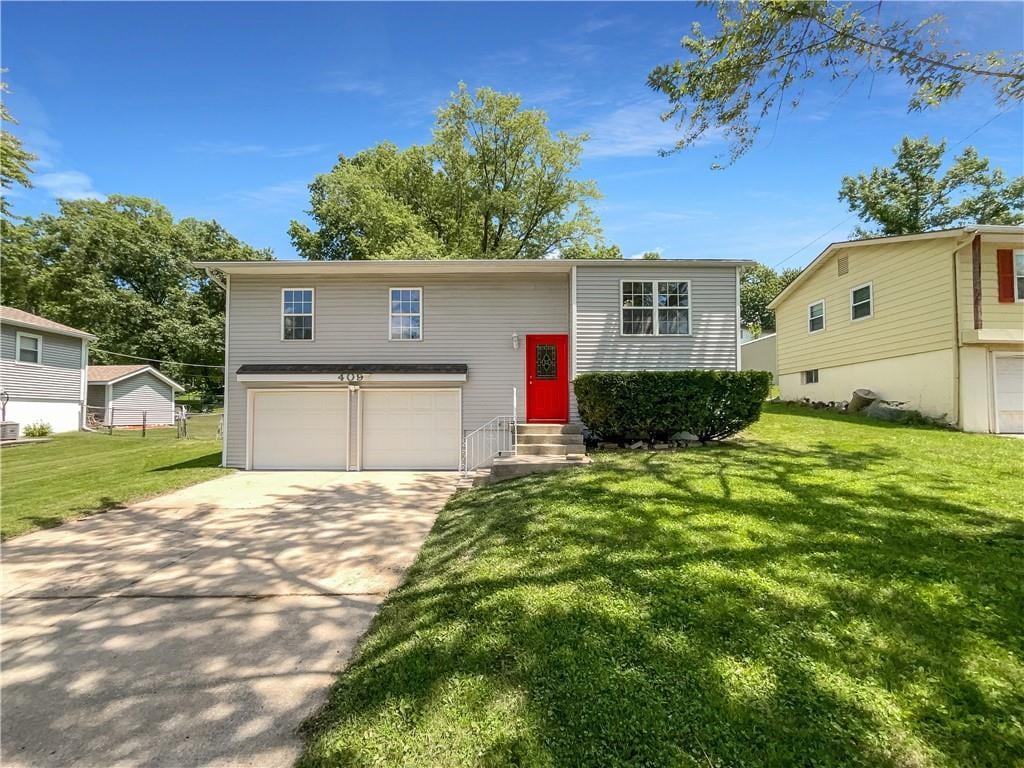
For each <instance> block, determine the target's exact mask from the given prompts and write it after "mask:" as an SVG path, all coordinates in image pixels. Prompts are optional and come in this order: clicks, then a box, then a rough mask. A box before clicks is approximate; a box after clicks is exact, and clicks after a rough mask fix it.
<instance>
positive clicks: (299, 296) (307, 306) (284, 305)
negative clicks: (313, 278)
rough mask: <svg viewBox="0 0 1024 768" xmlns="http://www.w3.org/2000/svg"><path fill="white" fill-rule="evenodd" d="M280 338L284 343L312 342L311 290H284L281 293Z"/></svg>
mask: <svg viewBox="0 0 1024 768" xmlns="http://www.w3.org/2000/svg"><path fill="white" fill-rule="evenodd" d="M281 338H282V339H284V340H285V341H312V340H313V289H312V288H285V289H284V290H283V291H281Z"/></svg>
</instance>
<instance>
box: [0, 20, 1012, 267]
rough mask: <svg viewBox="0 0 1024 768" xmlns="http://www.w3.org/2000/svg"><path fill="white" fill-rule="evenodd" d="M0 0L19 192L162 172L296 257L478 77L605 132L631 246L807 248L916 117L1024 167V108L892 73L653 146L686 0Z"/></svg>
mask: <svg viewBox="0 0 1024 768" xmlns="http://www.w3.org/2000/svg"><path fill="white" fill-rule="evenodd" d="M883 12H884V13H886V14H900V15H909V16H912V17H915V18H917V17H920V16H923V15H926V14H928V13H932V12H941V13H944V14H945V15H946V16H947V17H948V18H949V27H950V28H951V29H952V30H954V37H955V38H957V39H959V40H960V41H961V42H962V44H963V47H965V48H993V47H995V48H1004V49H1007V50H1019V49H1021V48H1024V31H1022V30H1024V4H1021V3H1010V2H1007V3H1000V4H995V3H945V4H923V3H915V4H912V5H907V4H900V3H886V4H885V5H884V6H883ZM0 13H2V24H3V26H2V46H3V48H2V50H3V66H4V67H5V68H7V69H8V70H9V72H8V73H7V75H6V76H5V77H6V79H7V80H8V82H9V84H10V86H11V89H12V93H11V95H10V97H9V99H8V106H9V108H10V110H11V111H12V113H13V114H14V116H15V117H16V118H17V119H18V120H19V121H20V125H19V126H18V127H16V128H15V129H14V130H15V132H16V133H17V134H18V135H20V136H21V137H22V138H23V140H24V141H25V143H26V145H27V146H28V147H29V148H30V149H31V150H32V151H34V152H35V153H36V154H38V155H39V157H40V160H39V162H38V163H37V164H36V166H37V167H36V176H35V183H36V188H35V189H34V190H31V191H27V192H21V193H18V196H17V197H16V198H15V199H14V200H13V201H12V202H13V205H14V207H15V211H16V212H17V213H21V214H34V213H38V212H40V211H44V210H52V209H53V208H54V207H55V205H54V197H55V196H69V197H76V196H87V195H106V194H112V193H122V194H136V195H144V196H147V197H154V198H156V199H158V200H160V201H161V202H163V203H164V204H166V205H167V206H168V207H169V208H170V209H171V211H172V212H173V213H174V214H175V216H177V217H184V216H199V217H203V218H216V219H217V220H218V221H220V222H221V223H222V224H223V225H225V226H226V227H227V228H228V229H229V230H231V231H232V232H233V233H234V234H236V235H238V236H239V237H241V238H242V239H244V240H246V241H248V242H249V243H251V244H253V245H256V246H260V247H267V246H269V247H272V248H273V249H274V252H275V254H276V255H277V257H278V258H294V252H293V250H292V247H291V244H290V242H289V239H288V235H287V227H288V223H289V221H290V220H291V219H293V218H303V217H304V210H305V208H306V207H307V203H308V197H307V193H306V185H307V184H308V183H309V181H310V180H312V178H313V177H314V175H315V174H317V173H320V172H325V171H327V170H329V169H330V167H331V165H332V164H333V161H334V159H335V157H336V156H337V154H338V153H344V154H352V153H354V152H357V151H358V150H360V149H363V148H365V147H368V146H371V145H373V144H375V143H377V142H379V141H383V140H390V141H393V142H395V143H396V144H398V145H400V146H405V145H408V144H411V143H421V142H425V141H428V140H429V137H430V128H431V126H432V124H433V111H434V109H435V108H436V107H437V106H439V105H440V104H441V103H443V102H444V101H445V99H446V98H447V97H448V94H449V93H450V92H451V91H453V90H454V89H455V88H456V87H457V85H458V83H459V81H460V80H462V81H465V82H466V83H467V84H468V85H470V87H477V86H491V87H493V88H497V89H499V90H503V91H514V92H517V93H519V94H521V95H522V96H523V98H524V101H525V103H526V105H528V106H531V107H539V108H542V109H544V110H546V111H547V112H548V113H549V115H550V117H551V127H552V128H553V129H556V130H566V131H570V132H580V131H586V132H587V133H589V134H590V135H591V137H592V138H591V140H590V142H589V143H588V145H587V150H586V152H585V154H584V161H583V164H582V167H581V169H580V175H581V176H583V177H589V178H593V179H595V180H596V181H597V183H598V186H599V188H600V189H601V191H602V193H603V199H602V200H601V201H599V203H598V204H597V206H596V207H597V210H598V212H599V214H600V216H601V219H602V223H603V225H604V229H605V233H606V237H607V239H608V240H609V241H610V242H613V243H617V244H618V245H619V246H620V247H621V248H622V249H623V251H624V252H625V253H626V254H627V255H630V254H637V253H640V252H642V251H644V250H649V249H657V250H660V251H661V252H662V253H663V255H664V256H665V257H687V258H700V257H722V258H732V257H743V258H754V259H758V260H760V261H763V262H766V263H769V264H777V263H779V262H783V261H784V263H785V265H786V266H800V265H803V264H805V263H806V262H807V261H809V260H810V259H811V258H812V257H813V256H814V255H815V254H816V253H817V252H818V251H819V250H820V249H821V248H822V247H824V245H825V244H827V242H829V241H830V240H834V239H844V237H845V236H846V235H847V234H848V233H849V232H850V230H852V228H853V226H854V224H855V221H854V220H853V219H848V217H849V214H848V212H847V211H846V209H845V206H843V205H842V204H840V203H839V202H838V201H837V199H836V191H837V189H838V187H839V180H840V178H841V177H842V176H843V175H844V174H851V173H856V172H859V171H862V170H868V169H870V168H871V167H872V166H873V165H876V164H885V163H888V162H889V161H890V159H891V148H892V147H893V146H894V145H895V144H896V143H897V142H898V141H899V139H900V138H901V137H902V136H903V135H905V134H910V135H914V136H919V135H924V134H927V135H929V136H931V137H932V138H933V139H938V138H943V137H944V138H947V139H949V140H950V143H951V144H953V143H956V142H958V141H961V140H962V139H964V138H965V137H968V136H969V139H968V140H967V141H966V142H965V143H961V144H960V145H959V148H960V149H962V148H963V146H966V145H967V144H972V145H974V146H976V147H978V149H979V150H980V151H981V152H982V153H983V154H987V155H989V156H991V157H992V159H993V160H994V161H995V162H996V163H997V164H998V165H1000V166H1001V167H1003V168H1004V169H1005V170H1006V171H1007V173H1009V174H1011V175H1019V174H1021V173H1022V172H1024V113H1022V111H1021V109H1020V108H1017V109H1013V110H1011V111H1009V112H1006V113H1005V114H1002V115H1000V116H998V117H995V116H996V115H997V114H998V113H999V112H1000V111H1001V108H1000V107H998V106H997V105H996V104H995V103H994V101H993V99H992V97H991V96H990V95H989V93H988V92H987V91H985V90H983V89H975V90H973V91H972V92H970V93H969V94H968V95H967V96H965V97H964V98H962V99H960V100H959V101H957V102H955V103H952V104H950V105H946V106H944V107H942V108H941V109H939V110H935V111H931V112H928V113H924V114H914V115H908V114H907V113H906V109H905V105H906V100H907V89H906V88H905V87H904V86H903V85H902V84H901V83H899V82H898V81H895V80H892V79H889V78H884V77H878V78H876V79H875V80H874V82H873V83H869V82H867V81H865V82H864V83H863V84H860V85H857V86H854V87H853V88H852V89H851V90H850V91H849V93H848V94H846V95H845V96H840V95H839V93H838V91H837V89H836V87H835V86H833V85H832V84H830V83H828V82H827V81H825V80H821V81H815V82H813V83H811V84H810V86H809V87H808V90H807V92H806V93H805V95H804V103H803V105H802V106H801V107H800V109H799V110H798V111H796V112H793V113H786V112H784V113H783V115H782V117H781V119H780V120H779V122H778V125H777V128H775V129H774V130H772V129H768V130H766V131H765V132H764V133H763V135H762V136H761V138H760V139H759V141H758V145H757V147H756V148H755V149H754V151H752V152H751V153H749V154H748V155H747V156H745V157H744V158H742V159H741V160H740V161H739V162H738V163H737V164H735V165H733V166H731V167H729V168H727V169H726V170H720V171H714V170H711V169H710V165H711V163H712V162H713V160H714V159H715V157H716V155H718V154H720V153H721V152H723V151H724V150H725V146H724V145H723V144H721V143H718V142H715V141H709V142H707V143H706V144H704V145H703V146H701V147H699V148H696V149H693V150H688V151H686V152H684V153H681V154H677V155H674V156H671V157H668V158H663V157H659V156H658V155H657V150H658V149H659V148H662V147H667V146H670V145H671V144H672V142H673V135H674V132H673V129H672V127H671V126H670V125H667V124H664V123H662V122H660V121H659V119H658V114H659V112H660V111H661V110H662V109H664V107H665V103H664V101H663V100H662V99H661V98H659V97H658V96H657V95H656V94H654V93H653V92H652V91H651V90H650V89H649V88H648V87H647V86H646V76H647V73H648V72H649V71H650V70H651V69H652V68H653V67H654V66H656V65H658V64H661V63H664V62H668V61H671V60H673V59H675V58H677V57H678V56H679V55H680V54H681V50H680V48H679V39H680V37H681V36H682V35H683V34H685V33H686V32H687V31H688V29H689V26H690V24H691V22H692V21H693V20H701V21H710V20H711V10H710V9H707V8H698V7H696V6H693V5H689V4H667V3H663V4H604V3H601V4H589V3H573V4H546V5H542V4H498V3H488V4H426V3H424V4H328V3H317V4H297V3H295V4H271V3H257V4H254V3H217V4H214V3H188V4H156V3H142V4H134V3H107V4H91V3H89V4H86V3H81V4H79V3H59V4H58V3H51V4H42V3H20V2H6V3H4V4H3V6H2V11H0ZM993 117H994V119H992V118H993ZM982 126H984V127H982ZM979 128H980V130H979ZM830 229H831V231H827V230H830ZM803 246H807V247H805V248H803V250H799V252H798V249H800V248H801V247H803Z"/></svg>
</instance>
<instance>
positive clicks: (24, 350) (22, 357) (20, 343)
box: [15, 332, 43, 365]
mask: <svg viewBox="0 0 1024 768" xmlns="http://www.w3.org/2000/svg"><path fill="white" fill-rule="evenodd" d="M15 359H16V360H17V361H18V362H19V363H32V364H33V365H39V364H40V363H41V362H43V337H42V336H37V335H36V334H34V333H20V332H19V333H18V334H17V335H16V336H15Z"/></svg>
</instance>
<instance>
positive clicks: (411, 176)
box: [289, 85, 620, 259]
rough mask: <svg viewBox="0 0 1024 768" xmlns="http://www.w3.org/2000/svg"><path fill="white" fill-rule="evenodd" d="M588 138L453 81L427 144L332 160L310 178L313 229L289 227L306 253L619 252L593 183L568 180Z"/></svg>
mask: <svg viewBox="0 0 1024 768" xmlns="http://www.w3.org/2000/svg"><path fill="white" fill-rule="evenodd" d="M585 140H586V136H570V135H568V134H565V133H557V134H555V135H552V133H551V131H550V130H549V129H548V126H547V115H546V114H545V113H544V112H542V111H540V110H530V109H523V108H522V100H521V99H520V98H519V97H518V96H515V95H512V94H503V93H499V92H497V91H493V90H491V89H489V88H482V89H480V90H478V91H476V93H475V94H471V93H470V92H469V90H468V89H467V88H466V86H465V85H460V86H459V90H458V92H457V93H455V94H453V95H452V98H451V100H450V101H449V102H448V103H447V104H446V105H444V106H443V107H442V108H441V109H440V110H438V113H437V122H436V125H435V128H434V134H433V141H432V142H431V143H430V144H427V145H425V146H412V147H410V148H408V149H405V150H402V149H399V148H398V147H396V146H395V145H393V144H390V143H382V144H378V145H377V146H375V147H372V148H370V149H367V150H364V151H362V152H359V153H357V154H356V155H354V156H353V157H350V158H349V157H344V156H342V157H339V159H338V162H337V164H336V165H335V166H334V168H332V169H331V171H330V172H328V173H326V174H321V175H319V176H317V177H316V178H315V179H314V180H313V183H312V184H311V185H310V203H311V205H310V213H311V215H312V217H313V219H314V220H315V222H316V225H317V227H316V229H315V230H311V229H310V228H309V227H307V226H306V225H304V224H301V223H299V222H296V221H293V222H292V224H291V227H290V228H289V232H290V234H291V237H292V241H293V242H294V244H295V247H296V249H297V250H298V251H299V253H301V254H302V255H303V256H304V257H306V258H307V259H404V258H462V259H469V258H477V259H536V258H543V257H546V256H547V257H550V256H557V255H561V256H563V257H566V258H581V257H583V256H588V257H591V258H594V257H598V258H600V257H615V256H617V255H620V254H618V250H617V249H612V248H609V247H607V246H605V244H604V242H603V239H602V235H601V230H600V227H599V225H598V222H597V217H596V216H595V214H594V212H593V210H592V209H591V208H590V205H589V203H590V202H591V201H592V200H594V199H596V198H598V197H599V193H598V191H597V186H596V185H595V184H594V182H593V181H589V180H579V179H576V178H574V177H573V173H574V172H575V171H576V169H577V168H578V167H579V163H580V155H581V152H582V147H583V142H584V141H585Z"/></svg>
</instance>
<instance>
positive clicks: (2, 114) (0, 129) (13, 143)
mask: <svg viewBox="0 0 1024 768" xmlns="http://www.w3.org/2000/svg"><path fill="white" fill-rule="evenodd" d="M6 71H7V70H0V75H2V74H3V73H4V72H6ZM9 91H10V88H8V86H7V83H5V82H3V81H2V80H0V216H2V217H3V218H5V219H6V218H7V217H9V216H10V213H11V209H10V203H9V202H8V200H7V190H9V189H11V188H12V187H13V186H14V185H15V184H20V185H21V186H23V187H31V186H32V181H31V179H30V178H29V177H30V176H31V174H32V167H31V164H32V161H33V160H36V159H37V158H36V156H35V155H33V154H32V153H31V152H29V151H28V150H26V149H25V148H24V147H23V146H22V144H21V140H20V139H19V138H18V137H17V136H15V135H14V134H13V133H11V132H10V131H9V130H7V125H8V124H12V125H17V123H18V121H17V120H15V119H14V118H13V117H11V113H10V112H9V111H8V110H7V105H6V104H5V103H4V99H3V96H4V94H6V93H8V92H9Z"/></svg>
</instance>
